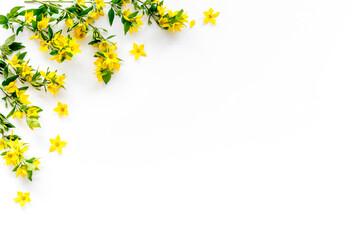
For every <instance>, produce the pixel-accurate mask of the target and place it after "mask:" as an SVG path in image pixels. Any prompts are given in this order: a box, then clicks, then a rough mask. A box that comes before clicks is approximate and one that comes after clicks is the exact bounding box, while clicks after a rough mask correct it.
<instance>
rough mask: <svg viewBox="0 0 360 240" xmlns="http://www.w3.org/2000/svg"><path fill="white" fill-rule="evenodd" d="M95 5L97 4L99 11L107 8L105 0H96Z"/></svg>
mask: <svg viewBox="0 0 360 240" xmlns="http://www.w3.org/2000/svg"><path fill="white" fill-rule="evenodd" d="M95 3H96V8H97V9H100V8H102V7H106V5H105V3H104V0H95Z"/></svg>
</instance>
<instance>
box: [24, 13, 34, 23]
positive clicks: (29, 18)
mask: <svg viewBox="0 0 360 240" xmlns="http://www.w3.org/2000/svg"><path fill="white" fill-rule="evenodd" d="M35 20H36V18H35V17H34V12H33V11H31V12H27V11H26V12H25V21H26V22H27V23H31V22H32V21H35Z"/></svg>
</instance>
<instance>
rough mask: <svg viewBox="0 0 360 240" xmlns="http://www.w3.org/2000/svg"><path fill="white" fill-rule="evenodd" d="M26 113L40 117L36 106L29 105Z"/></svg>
mask: <svg viewBox="0 0 360 240" xmlns="http://www.w3.org/2000/svg"><path fill="white" fill-rule="evenodd" d="M26 113H27V115H28V116H29V117H38V116H39V113H38V109H37V108H36V107H29V109H28V110H27V112H26Z"/></svg>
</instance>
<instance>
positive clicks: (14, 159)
mask: <svg viewBox="0 0 360 240" xmlns="http://www.w3.org/2000/svg"><path fill="white" fill-rule="evenodd" d="M3 158H4V159H5V164H6V165H13V166H16V165H17V164H18V162H19V155H18V153H17V151H16V150H15V149H13V148H12V149H10V150H9V151H8V152H7V153H6V154H5V156H4V157H3Z"/></svg>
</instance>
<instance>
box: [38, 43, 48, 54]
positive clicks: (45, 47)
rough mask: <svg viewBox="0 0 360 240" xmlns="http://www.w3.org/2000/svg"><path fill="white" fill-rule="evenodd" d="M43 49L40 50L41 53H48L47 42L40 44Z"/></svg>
mask: <svg viewBox="0 0 360 240" xmlns="http://www.w3.org/2000/svg"><path fill="white" fill-rule="evenodd" d="M40 45H41V47H40V48H39V50H40V51H44V52H47V51H48V50H49V48H48V43H47V42H46V41H41V42H40Z"/></svg>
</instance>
